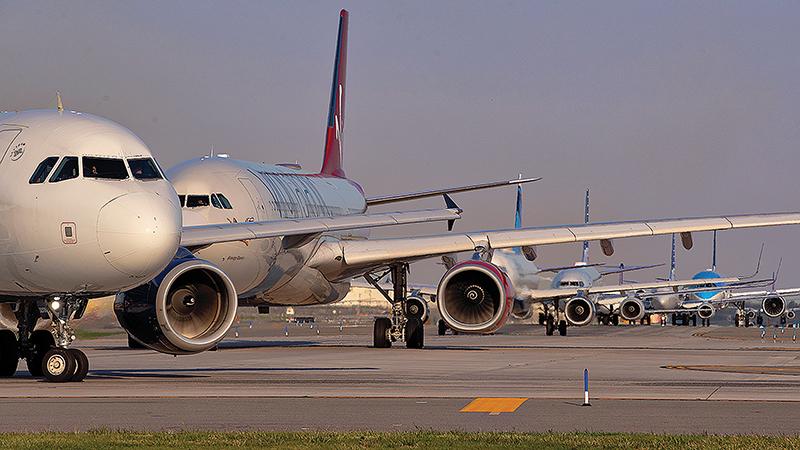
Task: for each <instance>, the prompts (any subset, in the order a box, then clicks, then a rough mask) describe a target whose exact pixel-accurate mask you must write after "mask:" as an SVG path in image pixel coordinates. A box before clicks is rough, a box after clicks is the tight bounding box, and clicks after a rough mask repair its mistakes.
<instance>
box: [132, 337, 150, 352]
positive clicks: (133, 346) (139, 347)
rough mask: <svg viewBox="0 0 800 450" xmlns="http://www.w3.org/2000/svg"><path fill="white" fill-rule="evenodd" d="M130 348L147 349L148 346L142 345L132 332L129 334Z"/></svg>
mask: <svg viewBox="0 0 800 450" xmlns="http://www.w3.org/2000/svg"><path fill="white" fill-rule="evenodd" d="M128 348H129V349H132V350H146V349H147V347H145V346H144V345H142V343H141V342H139V341H137V340H136V339H134V338H133V336H131V335H130V334H129V335H128Z"/></svg>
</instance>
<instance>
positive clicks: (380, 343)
mask: <svg viewBox="0 0 800 450" xmlns="http://www.w3.org/2000/svg"><path fill="white" fill-rule="evenodd" d="M391 329H392V321H391V320H389V318H388V317H379V318H377V319H375V326H374V328H373V334H372V345H373V347H375V348H389V347H391V346H392V339H391V337H389V332H390V331H391Z"/></svg>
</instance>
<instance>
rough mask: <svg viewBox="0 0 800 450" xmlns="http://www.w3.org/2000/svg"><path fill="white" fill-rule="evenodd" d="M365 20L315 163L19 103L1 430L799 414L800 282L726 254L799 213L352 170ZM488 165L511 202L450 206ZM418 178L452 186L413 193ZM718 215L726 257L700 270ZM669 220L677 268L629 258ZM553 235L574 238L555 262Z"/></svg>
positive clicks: (511, 426)
mask: <svg viewBox="0 0 800 450" xmlns="http://www.w3.org/2000/svg"><path fill="white" fill-rule="evenodd" d="M348 30H349V13H348V12H347V11H346V10H342V11H341V12H340V14H339V16H338V32H337V34H336V35H335V47H334V48H335V53H334V58H333V62H334V65H333V80H332V84H331V89H330V101H329V103H328V105H327V106H328V108H327V122H326V125H325V127H324V129H321V130H320V133H321V134H324V138H325V139H324V146H323V147H322V149H321V150H322V155H321V156H322V166H321V168H320V169H319V170H308V169H304V168H302V167H300V166H299V165H298V164H266V163H261V162H255V161H246V160H239V159H234V158H232V157H230V156H229V155H226V154H214V153H213V152H212V153H210V154H209V155H207V156H203V157H200V158H195V159H190V160H187V161H184V162H181V163H179V164H177V165H174V166H172V167H170V168H169V169H166V170H165V169H164V168H162V166H161V165H160V164H159V163H158V162H157V159H158V156H159V155H158V154H157V152H152V151H151V150H150V149H149V148H148V147H147V145H146V144H145V143H144V140H143V139H142V138H141V137H140V136H137V135H136V134H134V133H133V132H132V131H131V130H129V129H128V128H126V127H125V125H123V124H118V123H116V122H114V121H111V120H109V119H106V118H102V117H99V116H95V115H92V114H90V113H89V112H75V111H71V110H69V108H68V107H65V106H64V104H63V102H62V100H61V97H60V95H59V96H58V97H57V102H56V103H57V105H56V107H54V108H49V109H32V110H26V111H9V112H2V113H0V149H2V150H4V151H5V153H4V154H3V155H2V159H0V206H2V207H3V208H4V211H6V213H4V214H3V215H0V250H2V251H0V377H2V378H0V403H1V404H2V409H1V410H2V411H3V414H2V418H3V420H2V421H0V432H7V433H11V432H42V431H88V430H95V429H111V430H133V431H176V430H216V431H242V430H251V431H335V432H339V431H342V432H344V431H383V432H396V431H408V432H413V431H416V430H434V431H465V432H477V431H483V432H493V431H503V432H523V431H527V432H552V431H556V432H576V431H578V432H580V431H588V432H625V433H661V434H664V433H668V434H704V433H707V434H723V435H738V434H752V435H775V436H778V435H780V436H782V435H797V434H800V425H799V424H798V422H797V420H796V419H795V417H794V414H793V412H794V411H796V409H797V406H798V405H800V403H798V402H800V389H798V388H800V361H799V360H798V357H797V355H798V351H800V343H798V341H797V333H798V328H797V316H796V307H797V303H796V302H797V297H798V296H800V288H799V287H793V286H791V285H790V286H785V287H784V286H779V283H781V284H783V281H784V280H783V279H781V278H779V277H778V275H779V273H780V269H779V267H778V269H777V270H774V271H773V270H762V269H763V268H762V264H761V263H762V261H761V255H758V258H757V259H756V258H755V257H754V260H753V265H754V270H753V271H752V272H751V273H745V274H723V273H722V270H721V269H723V268H724V267H725V261H718V260H717V235H718V234H722V233H725V234H726V235H731V236H735V235H736V233H737V230H739V229H751V232H757V231H758V230H759V229H762V228H765V227H788V228H790V229H793V230H795V231H796V226H797V225H800V212H779V213H774V212H767V213H762V212H755V213H749V214H739V215H717V216H707V217H673V218H664V219H658V220H624V221H605V222H593V221H592V220H591V217H590V208H589V206H590V195H589V194H590V192H589V191H588V190H587V191H586V194H585V197H584V198H583V205H582V206H583V221H581V223H579V224H577V225H552V226H531V225H529V224H523V223H522V216H523V215H522V211H523V208H524V205H525V199H524V197H523V185H527V184H529V183H535V182H537V181H539V178H523V177H522V176H521V175H520V176H519V177H515V176H511V177H509V178H507V179H503V180H499V181H487V180H481V179H474V180H467V181H465V183H468V184H464V185H460V186H451V187H436V186H429V187H424V188H425V189H422V190H416V191H410V192H401V193H389V194H381V195H377V194H376V193H372V192H365V190H364V189H363V187H362V186H361V185H360V184H359V183H358V182H357V181H356V180H354V179H353V178H351V177H349V176H348V175H349V173H348V172H346V170H345V167H346V164H345V161H346V155H347V152H346V151H345V146H344V137H343V136H344V124H345V99H346V92H347V91H346V86H347V84H346V82H345V81H346V78H347V76H346V75H347V71H346V68H347V60H348V58H347V54H348ZM331 34H333V28H332V29H331ZM67 106H68V105H67ZM378 151H379V150H378ZM389 156H391V155H387V158H388V157H389ZM475 173H480V172H479V171H476V172H475ZM486 189H495V190H496V191H497V192H495V193H494V194H495V195H497V197H498V201H502V200H500V199H508V205H509V207H508V211H509V214H508V219H509V220H508V223H504V221H502V220H500V219H498V221H497V222H498V223H496V228H493V229H490V230H467V229H465V227H458V228H454V223H456V222H457V221H458V220H459V219H461V218H462V213H463V212H464V211H463V210H462V208H461V207H460V206H459V204H458V199H459V198H460V197H459V196H467V195H470V192H472V191H480V190H486ZM72 198H80V199H81V201H80V202H77V203H76V202H71V201H68V200H69V199H72ZM424 198H436V199H437V200H440V201H441V206H440V207H436V208H427V209H416V208H410V207H407V206H406V205H407V202H409V201H412V200H418V199H424ZM512 199H515V200H516V201H515V202H513V203H512V201H511V200H512ZM576 203H577V202H576ZM385 205H391V206H392V208H393V209H394V210H393V211H392V212H383V210H380V212H376V208H378V207H383V206H385ZM576 209H577V208H576ZM512 213H513V214H512ZM512 218H514V221H513V223H512V222H511V219H512ZM431 222H440V223H441V224H442V229H441V231H440V232H439V233H436V234H432V235H425V236H419V235H413V234H412V235H407V236H403V237H393V238H375V237H374V236H370V233H369V232H370V231H371V230H374V229H379V228H386V227H394V226H397V225H403V224H420V223H431ZM701 234H703V235H705V234H708V235H710V236H713V247H712V251H711V252H710V253H711V254H710V255H709V265H708V267H702V268H696V269H695V270H694V271H693V272H694V273H695V274H694V275H693V276H690V277H687V278H682V277H680V276H678V275H677V266H678V264H679V261H678V257H677V255H678V249H680V248H684V249H686V250H690V249H692V248H693V247H695V239H696V236H698V235H701ZM655 236H664V237H665V238H671V247H669V248H665V249H664V254H665V255H671V256H670V258H669V259H668V260H666V261H664V263H663V268H662V267H661V266H662V264H652V261H651V262H650V263H649V264H642V265H636V264H630V263H628V264H621V263H619V260H620V259H621V256H620V255H619V254H618V253H619V252H618V251H617V243H618V242H620V241H621V240H624V239H628V238H640V239H647V238H651V237H655ZM554 244H573V245H574V247H575V256H576V260H575V262H574V263H573V264H567V265H554V264H548V263H547V261H543V260H542V259H543V258H542V257H541V256H540V250H541V249H542V248H543V247H546V246H549V245H554ZM595 248H596V249H595ZM590 249H591V252H592V256H591V258H590ZM762 250H763V248H762ZM594 252H598V253H597V254H595V253H594ZM600 252H602V256H601V255H600V254H599V253H600ZM423 260H433V261H435V262H437V263H439V265H437V267H439V268H440V272H439V273H436V274H433V276H431V274H424V275H423V276H420V275H422V274H417V273H413V272H411V271H410V270H409V267H410V264H412V263H416V262H419V261H423ZM654 270H661V271H662V274H661V275H663V276H660V277H655V278H653V279H643V278H642V277H641V276H640V275H639V274H641V273H653V271H654ZM766 272H770V273H769V274H766V275H765V273H766ZM632 273H635V274H637V275H636V276H635V278H636V280H637V281H628V280H629V279H630V278H629V277H630V276H631V274H632ZM432 278H436V279H437V280H438V281H437V282H436V283H434V284H428V283H426V282H425V281H426V280H427V279H432ZM0 439H2V438H0Z"/></svg>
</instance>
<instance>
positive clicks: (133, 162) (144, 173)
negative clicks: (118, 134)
mask: <svg viewBox="0 0 800 450" xmlns="http://www.w3.org/2000/svg"><path fill="white" fill-rule="evenodd" d="M128 166H130V168H131V173H132V174H133V178H136V179H137V180H160V179H161V178H162V177H161V173H160V172H159V171H158V168H157V167H156V163H155V162H154V161H153V159H152V158H134V159H129V160H128Z"/></svg>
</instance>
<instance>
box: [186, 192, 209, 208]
mask: <svg viewBox="0 0 800 450" xmlns="http://www.w3.org/2000/svg"><path fill="white" fill-rule="evenodd" d="M208 205H209V202H208V195H189V196H187V197H186V207H187V208H199V207H201V206H208Z"/></svg>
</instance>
